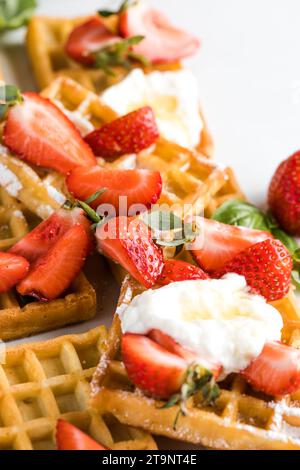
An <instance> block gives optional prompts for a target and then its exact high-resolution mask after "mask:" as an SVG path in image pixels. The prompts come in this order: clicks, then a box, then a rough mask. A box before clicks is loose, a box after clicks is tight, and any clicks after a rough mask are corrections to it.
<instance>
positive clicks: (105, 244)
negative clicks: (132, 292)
mask: <svg viewBox="0 0 300 470" xmlns="http://www.w3.org/2000/svg"><path fill="white" fill-rule="evenodd" d="M96 238H97V242H98V249H99V251H100V252H101V253H103V254H104V255H105V256H107V257H109V258H111V259H112V260H114V261H115V262H116V263H119V264H120V265H121V266H122V267H123V268H125V269H126V271H128V272H129V273H130V274H131V275H132V276H133V277H134V278H135V279H136V280H137V281H139V282H140V283H141V284H143V285H144V286H145V287H147V288H150V287H152V286H153V285H154V284H155V283H156V281H157V279H158V278H159V276H160V275H161V272H162V269H163V255H162V251H161V249H160V248H158V247H157V246H156V245H155V244H154V243H153V241H152V238H151V232H150V230H149V228H148V227H147V226H146V225H145V224H144V223H143V222H142V221H140V220H137V219H133V218H127V217H117V218H113V219H110V220H109V221H108V222H106V223H105V224H103V225H101V226H99V227H98V228H97V231H96Z"/></svg>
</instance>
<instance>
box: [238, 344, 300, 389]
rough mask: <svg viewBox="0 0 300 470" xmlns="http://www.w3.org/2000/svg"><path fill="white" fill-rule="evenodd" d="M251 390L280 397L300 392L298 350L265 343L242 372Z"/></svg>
mask: <svg viewBox="0 0 300 470" xmlns="http://www.w3.org/2000/svg"><path fill="white" fill-rule="evenodd" d="M242 374H243V376H244V377H245V379H246V380H247V381H248V382H249V383H250V384H251V386H252V387H253V388H255V389H256V390H259V391H260V392H264V393H267V394H268V395H273V396H276V397H280V396H283V395H287V394H292V393H295V392H297V391H298V390H300V349H296V348H293V347H291V346H287V345H285V344H282V343H275V342H274V343H267V344H266V345H265V347H264V348H263V350H262V352H261V354H260V355H259V356H258V357H257V358H256V359H254V361H252V362H251V364H250V365H249V366H248V367H247V368H246V369H245V370H244V371H243V372H242Z"/></svg>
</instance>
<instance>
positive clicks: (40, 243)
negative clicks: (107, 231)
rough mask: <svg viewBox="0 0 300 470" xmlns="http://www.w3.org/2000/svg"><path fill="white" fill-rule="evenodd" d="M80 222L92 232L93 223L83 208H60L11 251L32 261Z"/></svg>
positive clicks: (86, 229) (88, 232)
mask: <svg viewBox="0 0 300 470" xmlns="http://www.w3.org/2000/svg"><path fill="white" fill-rule="evenodd" d="M78 224H79V225H81V226H82V227H83V228H84V229H85V231H86V233H87V234H88V235H89V234H90V233H91V223H90V222H89V220H88V219H87V217H86V215H85V213H84V211H83V210H82V209H80V208H78V207H76V208H74V209H70V210H69V209H59V210H58V211H56V212H54V214H52V215H51V216H50V217H49V219H47V220H45V221H44V222H41V223H40V224H39V225H38V226H37V227H36V228H34V229H33V230H32V231H31V232H29V233H28V234H27V235H25V237H23V238H22V239H21V240H20V241H18V242H17V243H16V244H15V245H14V246H13V247H12V248H11V249H10V250H9V252H10V253H14V254H16V255H21V256H24V258H26V259H27V260H28V261H30V262H31V263H32V262H33V261H35V260H36V259H37V258H39V257H40V256H43V255H45V253H47V252H48V251H49V249H50V248H51V247H52V246H53V245H55V243H56V242H57V240H58V239H59V238H60V237H61V236H62V235H64V234H65V233H66V232H67V231H68V230H69V229H70V228H71V227H73V226H74V225H78Z"/></svg>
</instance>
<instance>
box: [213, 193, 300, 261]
mask: <svg viewBox="0 0 300 470" xmlns="http://www.w3.org/2000/svg"><path fill="white" fill-rule="evenodd" d="M212 218H213V219H214V220H217V221H218V222H222V223H224V224H228V225H237V226H242V227H248V228H251V229H256V230H265V231H267V232H270V233H271V234H272V235H273V236H274V238H277V239H278V240H280V241H281V242H282V243H283V244H284V245H285V246H286V248H287V249H288V250H289V252H290V253H291V255H293V253H294V251H295V250H296V249H297V248H298V244H297V243H296V241H295V239H294V238H293V237H291V236H290V235H288V234H287V233H286V232H285V231H284V230H282V229H281V228H280V227H279V226H278V223H277V222H276V220H275V219H274V217H273V216H272V214H271V213H270V212H268V213H267V214H264V213H263V212H262V211H261V210H259V209H258V208H257V207H255V206H253V205H252V204H249V203H247V202H244V201H238V200H236V199H233V200H230V201H226V202H225V203H224V204H222V206H220V207H219V208H218V209H217V210H216V212H215V213H214V215H213V217H212Z"/></svg>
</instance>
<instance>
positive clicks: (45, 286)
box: [17, 225, 90, 301]
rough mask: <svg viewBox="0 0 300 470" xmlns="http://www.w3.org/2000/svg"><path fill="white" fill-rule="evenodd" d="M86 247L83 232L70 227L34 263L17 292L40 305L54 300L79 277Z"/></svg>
mask: <svg viewBox="0 0 300 470" xmlns="http://www.w3.org/2000/svg"><path fill="white" fill-rule="evenodd" d="M89 243H90V241H89V238H88V236H87V234H86V231H85V229H84V228H83V227H82V226H81V225H74V226H73V227H71V228H70V229H69V230H68V231H67V232H66V233H65V234H64V235H62V236H61V237H60V238H59V239H58V240H57V242H56V244H55V245H53V246H52V247H51V248H50V250H49V251H48V252H47V253H46V254H45V255H44V256H42V257H40V258H38V259H37V260H36V262H35V263H34V264H33V265H32V266H31V269H30V271H29V273H28V275H27V276H26V277H25V279H23V280H22V281H21V282H20V284H18V286H17V291H18V292H19V293H20V294H21V295H29V296H32V297H35V298H37V299H38V300H41V301H49V300H53V299H56V298H57V297H59V296H60V294H62V293H63V292H64V291H65V290H66V289H67V288H68V287H69V286H70V284H71V283H72V281H74V279H75V278H76V276H77V275H78V274H79V272H80V270H81V268H82V267H83V264H84V261H85V259H86V256H87V254H88V250H89Z"/></svg>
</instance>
